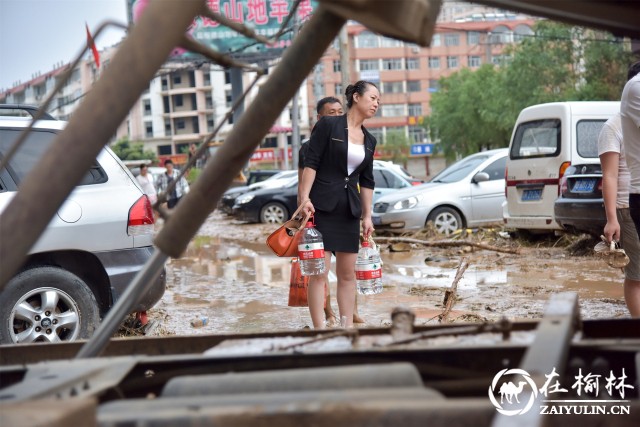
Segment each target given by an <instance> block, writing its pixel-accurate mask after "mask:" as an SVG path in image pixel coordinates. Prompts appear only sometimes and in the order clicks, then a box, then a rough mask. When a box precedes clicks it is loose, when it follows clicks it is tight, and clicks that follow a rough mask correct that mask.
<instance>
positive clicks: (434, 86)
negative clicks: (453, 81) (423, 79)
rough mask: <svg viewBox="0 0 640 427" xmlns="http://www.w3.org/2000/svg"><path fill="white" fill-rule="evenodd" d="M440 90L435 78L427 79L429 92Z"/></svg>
mask: <svg viewBox="0 0 640 427" xmlns="http://www.w3.org/2000/svg"><path fill="white" fill-rule="evenodd" d="M438 90H440V82H438V80H437V79H429V92H437V91H438Z"/></svg>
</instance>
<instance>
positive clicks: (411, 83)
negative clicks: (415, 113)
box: [407, 80, 421, 92]
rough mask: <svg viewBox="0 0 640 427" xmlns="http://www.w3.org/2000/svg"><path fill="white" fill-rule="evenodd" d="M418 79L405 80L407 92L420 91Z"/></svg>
mask: <svg viewBox="0 0 640 427" xmlns="http://www.w3.org/2000/svg"><path fill="white" fill-rule="evenodd" d="M420 90H421V89H420V80H407V92H420Z"/></svg>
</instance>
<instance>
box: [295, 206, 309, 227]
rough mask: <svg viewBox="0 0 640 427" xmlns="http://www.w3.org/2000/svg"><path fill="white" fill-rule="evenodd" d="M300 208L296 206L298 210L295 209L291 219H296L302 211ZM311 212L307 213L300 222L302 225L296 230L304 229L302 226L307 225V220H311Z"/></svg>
mask: <svg viewBox="0 0 640 427" xmlns="http://www.w3.org/2000/svg"><path fill="white" fill-rule="evenodd" d="M302 206H303V205H300V206H298V209H296V211H295V212H294V213H293V215H291V219H292V220H294V219H296V216H298V214H299V213H300V211H301V210H302ZM311 215H312V214H311V212H308V213H307V214H306V215H305V217H304V220H303V221H302V223H301V224H300V227H299V228H298V230H302V229H303V228H304V226H305V225H306V224H307V221H309V218H311Z"/></svg>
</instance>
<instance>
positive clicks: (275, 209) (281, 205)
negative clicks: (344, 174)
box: [232, 161, 411, 224]
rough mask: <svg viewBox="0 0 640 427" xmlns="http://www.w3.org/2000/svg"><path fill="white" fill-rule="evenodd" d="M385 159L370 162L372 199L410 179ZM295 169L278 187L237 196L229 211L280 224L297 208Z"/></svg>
mask: <svg viewBox="0 0 640 427" xmlns="http://www.w3.org/2000/svg"><path fill="white" fill-rule="evenodd" d="M385 163H386V162H383V163H377V162H375V161H374V164H373V179H374V180H375V182H376V187H375V190H374V192H373V203H375V201H376V200H378V198H380V197H382V196H383V195H385V194H388V193H390V192H394V191H397V190H399V189H402V188H410V187H411V183H410V182H409V180H407V179H406V178H405V177H404V176H402V175H400V174H399V173H398V172H397V171H396V170H394V168H393V167H388V165H385ZM297 198H298V175H297V171H296V173H295V175H294V176H293V177H292V178H291V179H290V181H288V182H286V183H284V184H283V185H281V186H280V187H274V188H263V189H261V190H256V191H250V192H247V193H244V194H243V195H241V196H239V197H238V198H237V199H236V201H235V204H234V206H233V211H232V213H233V215H234V216H236V217H237V218H238V219H240V220H242V221H249V222H264V223H276V224H280V223H282V222H284V221H286V220H287V219H289V218H290V217H291V215H293V212H294V211H295V210H296V208H297Z"/></svg>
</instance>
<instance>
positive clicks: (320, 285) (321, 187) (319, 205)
mask: <svg viewBox="0 0 640 427" xmlns="http://www.w3.org/2000/svg"><path fill="white" fill-rule="evenodd" d="M345 95H346V98H347V108H348V111H347V114H345V115H344V116H337V117H322V118H321V119H320V120H319V121H318V123H316V125H315V128H314V129H313V132H312V133H311V139H310V140H309V142H308V144H309V148H308V149H307V153H306V157H305V168H304V171H303V173H302V180H301V182H300V184H299V185H298V195H299V200H300V201H301V203H300V205H301V206H302V207H303V211H304V212H305V213H307V212H312V213H314V217H315V223H316V228H317V229H318V230H319V231H320V233H322V237H323V241H324V249H325V263H326V265H327V269H326V271H327V273H325V275H320V276H311V277H310V278H309V290H308V300H309V312H310V313H311V320H312V321H313V326H314V327H315V328H323V327H324V310H323V306H324V281H325V280H326V279H327V277H326V275H327V274H328V271H329V268H328V267H329V265H330V262H331V252H334V253H335V255H336V275H337V277H338V295H337V299H338V308H339V310H340V318H341V319H344V321H346V324H345V326H346V327H351V326H352V325H353V305H354V302H355V287H356V275H355V264H356V258H357V256H358V245H359V236H360V220H361V219H362V233H363V235H364V238H369V236H370V235H371V233H372V232H373V223H372V222H371V205H372V200H373V188H374V185H375V182H374V181H373V153H374V151H375V148H376V139H375V138H374V137H373V135H371V134H370V133H369V132H368V131H367V130H366V129H365V128H364V126H363V123H364V121H365V119H368V118H371V117H373V116H374V115H375V114H376V111H377V110H378V108H379V106H380V92H379V91H378V88H377V87H376V85H375V84H373V83H371V82H366V81H362V80H361V81H358V82H357V83H355V84H353V85H349V86H348V87H347V90H346V91H345Z"/></svg>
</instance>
